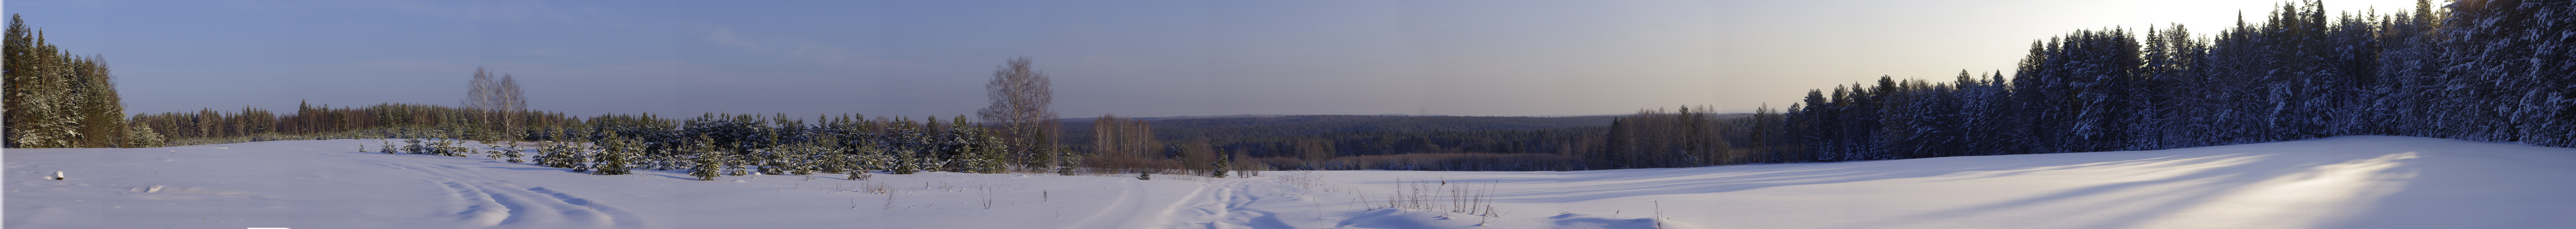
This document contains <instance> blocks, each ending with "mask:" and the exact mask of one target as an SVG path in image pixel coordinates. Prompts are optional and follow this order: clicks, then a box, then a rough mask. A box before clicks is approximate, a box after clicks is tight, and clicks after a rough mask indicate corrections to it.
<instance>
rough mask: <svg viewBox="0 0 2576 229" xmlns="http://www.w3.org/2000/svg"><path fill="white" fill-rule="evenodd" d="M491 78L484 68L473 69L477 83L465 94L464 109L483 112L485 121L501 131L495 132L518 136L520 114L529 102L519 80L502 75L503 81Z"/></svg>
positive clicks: (490, 74)
mask: <svg viewBox="0 0 2576 229" xmlns="http://www.w3.org/2000/svg"><path fill="white" fill-rule="evenodd" d="M492 75H493V74H492V73H491V72H489V71H484V70H483V68H475V69H474V82H473V83H472V85H470V87H469V88H467V89H466V91H465V101H464V102H463V103H464V106H465V108H466V109H469V110H474V111H480V112H483V118H484V121H485V122H489V123H490V124H493V125H492V126H495V127H500V128H501V129H499V130H496V131H501V132H502V133H516V130H515V129H516V128H517V127H518V126H519V125H518V124H519V122H518V121H519V114H520V113H522V112H524V111H527V110H528V99H527V97H525V96H524V95H525V94H521V93H520V92H519V80H518V79H517V78H516V77H511V76H510V75H509V74H501V79H500V80H497V81H496V80H493V79H492Z"/></svg>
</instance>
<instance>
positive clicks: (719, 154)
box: [689, 135, 724, 180]
mask: <svg viewBox="0 0 2576 229" xmlns="http://www.w3.org/2000/svg"><path fill="white" fill-rule="evenodd" d="M714 142H715V138H711V137H708V136H706V135H698V141H697V142H696V143H694V144H695V147H690V151H694V152H693V153H697V156H698V157H697V160H696V162H697V165H696V166H691V167H689V176H693V177H697V178H698V180H716V177H718V176H723V175H724V174H722V173H723V171H722V170H724V167H723V166H724V165H723V164H724V159H723V157H724V156H723V154H724V151H723V150H717V149H716V147H715V145H714V144H715V143H714Z"/></svg>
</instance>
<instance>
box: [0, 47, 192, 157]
mask: <svg viewBox="0 0 2576 229" xmlns="http://www.w3.org/2000/svg"><path fill="white" fill-rule="evenodd" d="M7 36H8V38H7V44H6V47H5V48H0V49H5V50H0V52H5V54H0V55H6V59H7V60H6V61H7V65H8V66H7V67H6V68H5V69H6V70H5V71H6V73H5V74H0V75H5V77H7V81H8V82H6V83H5V85H6V86H5V87H6V88H0V94H5V97H6V101H5V103H6V104H5V106H6V107H7V109H6V111H5V112H6V114H0V116H7V120H6V124H5V129H7V131H0V135H6V141H0V144H6V147H7V148H105V147H159V146H161V143H162V141H163V137H162V136H160V135H156V132H155V131H152V129H151V128H150V127H145V126H133V125H127V124H126V120H125V105H124V100H123V99H121V98H119V97H117V94H116V79H115V77H114V76H113V75H112V74H109V72H108V68H107V60H106V57H104V56H102V55H92V56H77V55H72V54H71V52H70V51H65V50H62V49H60V48H57V47H54V45H53V44H51V43H47V42H45V37H44V36H45V35H44V31H42V30H35V29H31V28H28V27H27V22H26V20H25V19H22V18H20V16H19V15H16V14H11V15H10V16H9V30H8V34H7Z"/></svg>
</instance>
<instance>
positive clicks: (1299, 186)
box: [0, 136, 2576, 228]
mask: <svg viewBox="0 0 2576 229" xmlns="http://www.w3.org/2000/svg"><path fill="white" fill-rule="evenodd" d="M378 142H379V141H378V140H373V139H365V140H319V141H268V142H252V143H239V144H223V145H200V146H188V147H169V148H137V149H9V150H7V151H5V152H0V161H5V163H6V171H5V173H0V176H5V180H6V181H5V182H6V185H5V186H6V188H7V189H8V191H7V194H6V196H5V197H6V199H5V200H6V201H5V208H4V209H0V210H5V215H6V218H7V219H6V222H5V224H0V226H7V227H11V228H160V227H174V228H239V227H291V228H788V227H819V228H850V227H858V228H1655V227H1658V226H1660V227H1663V228H2566V227H2576V217H2570V216H2576V196H2571V195H2568V193H2576V182H2566V181H2569V180H2576V149H2567V148H2548V147H2532V146H2521V145H2511V144H2495V143H2480V142H2469V141H2455V140H2445V139H2433V138H2417V137H2390V136H2345V137H2334V138H2325V139H2314V140H2303V141H2289V142H2276V143H2263V144H2246V145H2234V146H2217V147H2200V148H2186V149H2171V150H2154V151H2124V152H2095V153H2065V154H2040V155H2005V156H1978V157H1945V158H1927V159H1910V160H1887V161H1859V162H1837V163H1793V164H1764V165H1737V166H1714V167H1698V168H1666V169H1622V170H1598V171H1572V172H1427V171H1268V172H1263V173H1262V175H1264V176H1260V177H1250V178H1206V177H1196V176H1185V175H1173V174H1157V175H1156V176H1155V179H1154V180H1136V179H1135V178H1134V175H1133V174H1101V175H1083V176H1057V175H1053V174H967V173H945V172H926V173H921V174H906V175H893V174H876V175H874V176H873V178H870V179H867V180H860V181H851V180H843V179H840V178H841V177H845V176H844V175H842V174H815V175H812V176H798V175H761V176H758V177H756V178H755V177H752V176H728V177H721V178H718V180H717V181H696V180H693V179H691V178H689V177H688V176H686V175H685V173H684V172H681V171H653V170H638V171H637V174H632V175H612V176H601V175H588V174H582V173H570V172H567V171H569V169H562V168H546V167H540V166H535V165H529V164H522V163H502V162H495V161H491V160H488V159H484V158H481V157H479V156H478V157H473V158H464V157H442V156H429V155H417V154H382V153H372V152H367V153H362V152H358V151H357V150H356V148H355V146H357V145H361V144H364V145H367V146H368V147H369V149H373V147H374V144H378ZM55 171H62V172H64V173H65V174H66V176H67V179H65V180H50V179H43V178H44V177H46V176H51V175H53V174H54V172H55ZM1399 181H1400V182H1403V183H1405V184H1406V185H1407V186H1404V188H1405V189H1399V184H1398V183H1399ZM1425 182H1434V183H1425ZM1436 182H1450V183H1449V184H1445V185H1444V184H1439V183H1436ZM1425 184H1428V185H1425ZM1461 188H1464V189H1461ZM1426 189H1427V190H1429V192H1427V193H1430V194H1432V195H1423V196H1418V197H1419V198H1415V199H1419V200H1422V201H1424V203H1427V204H1426V205H1428V206H1430V207H1428V208H1430V209H1392V208H1375V207H1372V206H1373V205H1376V206H1382V205H1387V204H1389V203H1388V200H1389V199H1390V198H1391V197H1396V196H1398V195H1396V194H1397V193H1400V192H1399V191H1403V190H1426ZM1452 190H1467V191H1481V192H1482V194H1481V195H1464V196H1470V197H1481V198H1483V200H1484V202H1483V203H1484V204H1485V205H1490V206H1491V209H1492V210H1493V211H1494V212H1496V213H1500V214H1486V215H1476V214H1467V213H1459V212H1452V210H1457V209H1453V208H1458V207H1457V206H1462V204H1454V203H1455V202H1451V201H1450V200H1449V199H1448V198H1449V197H1451V196H1452V195H1451V193H1449V192H1448V191H1452ZM988 204H989V206H990V207H989V208H988V207H987V206H988ZM1463 205H1476V204H1463ZM1479 206H1481V205H1479ZM1468 208H1473V210H1478V211H1481V210H1484V208H1481V207H1475V206H1470V207H1468ZM1497 215H1498V216H1497ZM1657 218H1660V219H1661V220H1655V219H1657ZM1659 224H1660V225H1659Z"/></svg>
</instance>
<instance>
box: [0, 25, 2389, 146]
mask: <svg viewBox="0 0 2576 229" xmlns="http://www.w3.org/2000/svg"><path fill="white" fill-rule="evenodd" d="M2278 3H2279V2H2275V1H2261V0H2255V1H2219V0H2165V1H2154V0H2112V1H2089V0H2087V1H2063V0H1983V1H1919V0H1844V1H1830V0H1828V1H1494V0H1474V1H1384V0H1354V1H1334V0H1323V1H802V2H798V1H778V2H775V3H772V2H770V1H508V0H495V1H366V0H358V1H51V0H15V1H7V2H6V5H5V8H0V11H6V12H7V13H10V14H19V15H23V16H24V17H25V18H26V19H27V20H28V22H29V24H30V25H31V26H34V27H37V28H40V29H43V30H44V31H45V32H46V38H47V39H48V41H49V42H52V43H55V44H57V45H59V46H61V47H62V48H64V49H67V50H69V51H71V52H73V53H75V54H82V55H90V54H102V55H105V56H106V57H107V60H108V63H109V64H110V65H111V68H112V69H114V71H115V72H114V74H115V75H116V76H117V77H120V78H119V80H118V86H119V90H121V92H122V93H123V96H124V98H125V103H126V105H127V106H128V108H127V112H130V113H158V112H171V111H193V110H196V109H200V108H208V107H211V108H216V109H226V110H238V109H239V108H241V107H242V106H245V105H248V106H258V107H264V108H269V109H272V110H291V109H294V106H295V104H296V102H297V101H299V100H301V101H310V102H312V103H315V104H330V105H334V106H347V105H364V104H375V103H387V102H393V103H427V104H443V105H456V104H457V103H458V101H459V100H461V99H463V98H464V94H465V91H466V90H465V89H466V85H467V81H468V80H469V79H470V76H471V74H472V72H473V71H474V69H475V68H477V67H481V68H486V69H489V70H491V71H496V72H501V73H508V74H511V75H513V76H515V77H516V78H517V79H518V81H519V83H520V85H521V87H523V88H524V89H525V90H527V97H528V100H529V107H530V108H531V109H538V110H551V111H562V112H567V113H570V114H574V115H582V116H588V115H596V114H604V113H634V112H653V113H663V114H677V115H695V114H697V113H701V112H733V113H763V114H766V113H779V112H783V113H788V114H791V115H799V116H813V115H814V114H823V113H835V114H837V113H861V114H867V115H875V116H886V115H902V116H916V117H917V116H927V115H939V116H952V115H960V114H972V113H973V112H974V111H975V109H979V108H983V107H984V106H986V105H987V104H988V102H987V100H985V97H984V88H983V86H984V82H985V81H987V80H988V79H990V77H991V74H992V72H993V68H994V67H995V66H996V65H998V64H1001V63H1002V62H1003V61H1004V60H1006V59H1008V58H1011V57H1016V56H1029V57H1032V58H1034V59H1035V60H1036V61H1035V62H1036V65H1037V67H1038V68H1039V69H1041V70H1044V71H1046V72H1047V73H1048V74H1049V75H1052V76H1053V79H1054V81H1055V91H1056V95H1055V109H1056V110H1057V111H1059V113H1061V114H1062V115H1063V116H1064V117H1091V116H1097V115H1100V114H1107V113H1115V114H1119V115H1122V116H1145V117H1153V116H1178V115H1235V114H1446V115H1479V116H1524V115H1583V114H1609V113H1623V112H1632V111H1635V110H1637V109H1640V108H1654V107H1671V106H1676V105H1685V104H1689V105H1713V106H1716V107H1719V108H1723V109H1725V110H1728V111H1749V110H1751V109H1752V108H1753V107H1756V106H1760V105H1762V104H1765V103H1768V104H1769V105H1771V106H1773V107H1774V108H1781V107H1786V106H1787V104H1788V103H1790V102H1793V101H1796V100H1797V99H1798V97H1800V96H1802V95H1803V94H1804V92H1805V91H1806V90H1808V89H1812V88H1830V87H1833V86H1834V85H1837V84H1850V83H1853V82H1858V81H1868V80H1874V79H1876V78H1877V77H1878V76H1880V75H1891V76H1896V77H1900V78H1904V77H1924V78H1931V79H1940V80H1947V79H1949V78H1950V77H1952V76H1954V75H1956V74H1958V72H1959V71H1961V70H1968V71H1974V72H1987V71H1995V70H2002V69H2010V68H2011V67H2012V64H2013V63H2014V62H2015V61H2018V60H2019V59H2020V58H2021V57H2022V56H2023V55H2024V54H2026V53H2025V52H2026V51H2027V50H2028V48H2029V45H2030V44H2031V42H2032V41H2033V40H2039V39H2046V38H2048V37H2050V36H2055V35H2060V34H2065V33H2067V32H2070V31H2074V30H2077V29H2099V28H2107V27H2113V26H2122V27H2128V28H2140V27H2143V26H2151V25H2152V26H2161V25H2164V24H2165V23H2182V24H2186V25H2187V26H2190V28H2192V29H2193V31H2196V32H2201V33H2204V34H2205V33H2208V32H2212V31H2217V30H2219V29H2221V28H2224V27H2226V26H2227V25H2230V24H2232V23H2235V20H2236V16H2237V14H2238V13H2239V12H2243V13H2245V15H2247V16H2246V18H2247V19H2248V20H2253V21H2261V20H2262V17H2263V15H2264V14H2265V12H2269V11H2270V9H2272V8H2275V7H2274V6H2275V5H2276V4H2278ZM2324 3H2325V6H2326V7H2327V8H2328V9H2329V10H2331V11H2359V10H2363V9H2366V8H2376V9H2378V11H2379V12H2396V11H2404V10H2409V9H2412V8H2413V7H2414V1H2406V0H2374V1H2332V0H2330V1H2324ZM2436 4H2437V5H2438V4H2440V3H2436Z"/></svg>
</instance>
